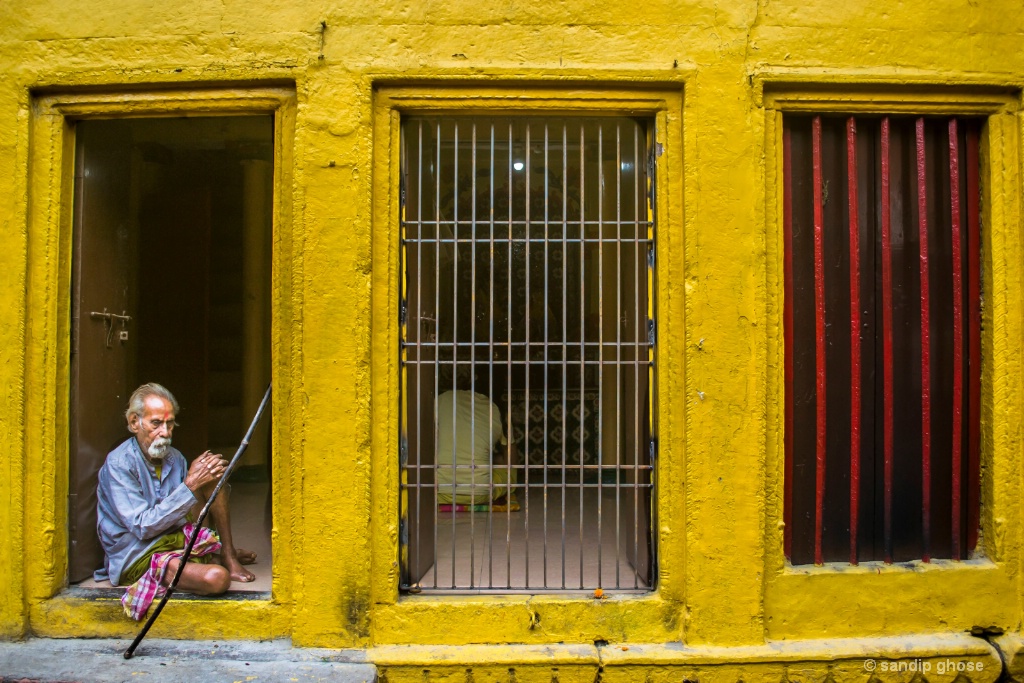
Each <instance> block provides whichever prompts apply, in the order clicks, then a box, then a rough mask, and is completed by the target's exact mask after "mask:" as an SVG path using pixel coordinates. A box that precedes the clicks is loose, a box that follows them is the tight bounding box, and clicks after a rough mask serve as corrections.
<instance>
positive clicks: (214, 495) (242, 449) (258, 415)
mask: <svg viewBox="0 0 1024 683" xmlns="http://www.w3.org/2000/svg"><path fill="white" fill-rule="evenodd" d="M269 402H270V387H269V386H268V387H267V393H265V394H263V400H262V401H261V402H260V407H259V410H257V411H256V417H254V418H253V420H252V424H251V425H249V431H247V432H246V433H245V438H243V439H242V443H241V444H239V446H238V450H237V451H235V457H233V458H231V462H229V463H228V466H227V467H226V468H225V469H224V474H223V475H222V476H221V478H220V481H218V482H217V486H215V487H214V489H213V493H212V494H211V495H210V498H209V500H207V501H206V505H205V506H203V511H202V512H200V513H199V519H197V520H196V521H195V529H196V530H195V532H193V534H192V538H190V539H188V543H187V544H186V545H185V553H184V554H183V555H182V556H181V562H180V563H179V564H178V571H176V572H175V573H174V579H172V580H171V585H169V586H168V587H167V592H166V593H164V597H163V598H161V599H160V604H158V605H157V606H156V609H155V610H153V612H152V613H151V614H150V615H149V619H147V620H146V625H145V626H143V627H142V630H141V631H139V635H137V636H135V640H134V641H132V644H131V645H129V646H128V649H127V650H125V651H124V658H125V659H131V658H132V655H133V654H135V648H137V647H138V646H139V643H141V642H142V639H143V638H145V637H146V633H148V632H149V629H150V627H151V626H152V625H153V622H154V621H156V618H157V617H158V616H160V612H161V611H162V610H163V608H164V605H165V604H167V599H168V598H170V597H171V593H173V592H174V588H175V586H177V585H178V579H180V578H181V572H182V571H183V570H184V569H185V563H186V562H188V558H189V556H190V555H191V554H192V546H193V545H195V542H196V537H197V536H198V535H199V527H201V526H202V525H203V520H204V519H206V513H208V512H209V511H210V506H211V505H213V501H214V500H216V499H217V494H218V493H220V489H221V487H222V486H224V484H225V482H227V480H228V477H230V476H231V472H232V471H233V470H234V469H235V465H236V464H237V463H238V461H239V460H240V459H241V457H242V454H243V453H245V449H246V447H247V446H248V445H249V439H251V438H252V433H253V432H255V431H256V425H258V424H259V423H260V418H261V417H263V410H264V408H266V407H267V403H269Z"/></svg>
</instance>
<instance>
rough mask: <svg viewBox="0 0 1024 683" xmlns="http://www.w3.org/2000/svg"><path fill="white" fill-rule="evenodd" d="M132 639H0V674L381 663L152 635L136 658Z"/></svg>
mask: <svg viewBox="0 0 1024 683" xmlns="http://www.w3.org/2000/svg"><path fill="white" fill-rule="evenodd" d="M130 643H131V641H129V640H59V639H46V638H36V639H29V640H24V641H20V642H0V682H3V683H7V682H9V681H10V682H13V681H24V680H26V679H27V680H29V681H41V682H46V683H57V682H60V683H71V682H72V681H73V682H75V683H121V682H122V681H124V682H127V681H132V682H134V683H143V682H146V681H152V682H162V681H168V682H178V681H213V682H219V681H246V682H247V683H271V682H276V681H288V682H289V683H290V682H293V681H294V682H297V683H306V682H312V681H332V682H338V683H372V682H373V681H376V680H377V671H376V667H375V666H374V665H373V664H370V663H368V662H366V657H365V652H363V651H361V650H352V651H348V650H321V649H310V648H293V647H292V646H291V644H290V643H289V642H288V641H286V640H275V641H269V642H256V641H236V640H232V641H181V640H161V639H156V638H154V639H152V640H150V639H146V640H144V641H143V642H142V644H141V645H139V648H138V649H137V650H136V651H135V656H134V657H132V659H125V658H124V656H123V654H124V651H125V650H126V649H127V647H128V645H129V644H130Z"/></svg>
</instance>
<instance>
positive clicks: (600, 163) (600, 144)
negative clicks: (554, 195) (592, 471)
mask: <svg viewBox="0 0 1024 683" xmlns="http://www.w3.org/2000/svg"><path fill="white" fill-rule="evenodd" d="M597 188H598V189H597V302H598V303H597V311H598V313H597V340H598V347H597V348H598V359H599V360H600V365H598V368H599V370H598V383H597V387H598V389H597V403H598V405H599V406H600V408H599V411H600V416H601V417H600V419H599V420H598V421H597V585H598V586H602V585H604V584H603V580H602V569H603V568H604V566H603V565H604V560H603V559H602V555H603V552H602V551H603V549H604V547H603V546H604V543H603V541H604V524H603V522H604V520H603V518H602V514H603V512H604V421H605V419H606V418H607V415H605V414H604V196H605V195H604V123H598V124H597Z"/></svg>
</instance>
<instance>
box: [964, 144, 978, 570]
mask: <svg viewBox="0 0 1024 683" xmlns="http://www.w3.org/2000/svg"><path fill="white" fill-rule="evenodd" d="M978 147H979V142H978V129H977V128H976V127H975V126H970V127H969V128H968V129H967V150H966V152H967V159H966V163H967V168H966V169H965V171H966V174H965V175H966V181H967V268H968V271H967V272H968V278H967V306H968V311H969V313H968V324H969V325H970V331H969V337H968V340H967V349H968V368H969V369H970V374H969V375H968V383H969V384H968V387H969V388H968V392H967V430H968V434H969V439H968V442H967V444H968V445H967V552H968V553H970V552H971V551H973V550H974V548H975V547H977V545H978V516H979V515H980V514H981V502H980V500H979V498H980V496H981V471H980V470H981V431H980V430H981V414H980V412H981V404H980V402H979V401H980V397H981V245H980V240H981V207H980V201H981V190H980V187H979V184H978V173H979V170H980V168H981V167H980V165H979V163H978V151H979V150H978Z"/></svg>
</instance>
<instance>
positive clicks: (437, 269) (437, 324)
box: [431, 121, 441, 588]
mask: <svg viewBox="0 0 1024 683" xmlns="http://www.w3.org/2000/svg"><path fill="white" fill-rule="evenodd" d="M434 144H435V145H436V146H437V150H436V153H437V155H436V159H437V161H436V164H435V166H434V176H433V180H434V195H435V196H434V237H435V238H436V248H435V249H434V318H435V319H436V320H435V321H434V363H433V364H434V395H435V396H436V395H437V393H438V391H437V390H438V388H439V387H440V386H441V344H440V343H439V342H440V339H441V336H440V335H441V122H440V121H438V122H437V130H436V134H435V136H434ZM433 404H434V408H433V410H432V411H431V412H432V413H433V414H432V415H431V417H432V418H433V424H434V429H433V431H434V463H435V465H436V463H437V446H438V438H437V437H438V426H439V425H440V424H441V422H440V416H439V415H438V412H437V399H436V398H435V399H434V401H433ZM439 490H440V489H439V483H438V481H437V473H436V472H435V473H434V509H433V510H432V512H433V515H434V585H433V587H434V588H437V587H438V580H439V578H438V575H437V558H438V551H439V548H438V547H437V546H438V540H439V537H438V534H439V527H440V526H441V525H440V520H439V518H438V513H437V501H438V493H439Z"/></svg>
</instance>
